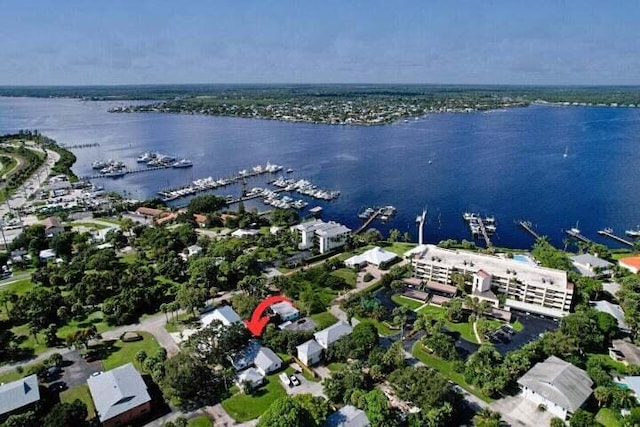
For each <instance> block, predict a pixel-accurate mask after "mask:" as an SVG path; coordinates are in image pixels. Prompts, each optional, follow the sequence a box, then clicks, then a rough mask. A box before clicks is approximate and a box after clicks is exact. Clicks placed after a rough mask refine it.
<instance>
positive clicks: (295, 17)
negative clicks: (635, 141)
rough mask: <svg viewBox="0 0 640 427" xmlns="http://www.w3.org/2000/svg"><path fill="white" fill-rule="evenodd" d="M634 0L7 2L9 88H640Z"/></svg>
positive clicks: (3, 70) (0, 3)
mask: <svg viewBox="0 0 640 427" xmlns="http://www.w3.org/2000/svg"><path fill="white" fill-rule="evenodd" d="M639 18H640V4H639V3H638V1H637V0H616V1H606V0H602V1H591V0H573V1H570V0H565V1H562V0H555V1H551V0H533V1H532V0H526V1H525V0H503V1H499V0H495V1H492V0H477V1H464V0H442V1H438V0H415V1H413V0H405V1H403V0H397V1H391V0H352V1H349V0H319V1H303V0H300V1H293V0H256V1H252V0H232V1H221V0H220V1H218V0H209V1H205V0H202V1H200V0H188V1H163V0H155V1H146V0H133V1H132V0H127V1H119V0H109V1H86V0H83V1H79V0H65V1H50V0H42V1H37V0H20V1H15V0H0V85H90V84H109V85H113V84H166V83H418V84H419V83H425V84H533V85H568V84H573V85H638V84H640V36H639V31H638V25H637V24H638V22H640V19H639Z"/></svg>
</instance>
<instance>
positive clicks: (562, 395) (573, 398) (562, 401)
mask: <svg viewBox="0 0 640 427" xmlns="http://www.w3.org/2000/svg"><path fill="white" fill-rule="evenodd" d="M518 384H519V385H520V387H521V388H522V396H523V397H524V398H525V399H527V400H529V401H531V402H533V403H535V404H536V405H542V406H543V407H544V408H545V410H546V411H548V412H550V413H551V414H553V415H555V416H556V417H558V418H561V419H562V420H566V419H567V418H569V417H570V416H571V415H572V414H573V413H574V412H575V411H576V409H578V408H580V407H581V406H582V405H583V404H584V402H586V400H587V399H588V398H589V396H591V392H592V390H591V386H592V385H593V381H591V378H589V375H587V373H586V372H585V371H583V370H582V369H580V368H578V367H576V366H574V365H572V364H571V363H568V362H565V361H564V360H562V359H559V358H557V357H555V356H550V357H549V358H547V360H545V361H544V362H540V363H536V365H535V366H534V367H533V368H531V369H529V371H528V372H527V373H526V374H524V375H523V376H522V377H520V379H519V380H518Z"/></svg>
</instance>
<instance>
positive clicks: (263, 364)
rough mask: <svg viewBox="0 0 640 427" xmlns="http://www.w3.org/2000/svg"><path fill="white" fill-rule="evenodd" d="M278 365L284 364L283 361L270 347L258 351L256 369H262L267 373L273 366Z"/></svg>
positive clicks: (255, 362) (255, 360) (254, 362)
mask: <svg viewBox="0 0 640 427" xmlns="http://www.w3.org/2000/svg"><path fill="white" fill-rule="evenodd" d="M276 363H282V359H280V358H279V357H278V355H277V354H275V353H274V352H273V350H271V349H270V348H269V347H260V350H258V354H256V358H255V359H254V361H253V364H254V365H256V368H260V369H262V370H264V371H267V370H268V369H269V367H271V365H273V364H276Z"/></svg>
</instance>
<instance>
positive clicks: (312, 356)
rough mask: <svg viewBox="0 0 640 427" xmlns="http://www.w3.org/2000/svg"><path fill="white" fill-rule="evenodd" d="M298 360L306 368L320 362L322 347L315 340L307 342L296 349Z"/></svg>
mask: <svg viewBox="0 0 640 427" xmlns="http://www.w3.org/2000/svg"><path fill="white" fill-rule="evenodd" d="M296 350H297V352H298V360H300V361H301V362H302V363H304V364H305V365H307V366H313V365H315V364H316V363H318V362H320V360H322V347H320V344H318V342H317V341H316V340H309V341H307V342H304V343H302V344H300V345H299V346H297V347H296Z"/></svg>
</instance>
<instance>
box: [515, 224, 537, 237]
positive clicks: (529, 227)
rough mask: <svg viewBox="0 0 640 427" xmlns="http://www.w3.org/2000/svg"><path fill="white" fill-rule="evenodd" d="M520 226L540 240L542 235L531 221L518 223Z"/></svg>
mask: <svg viewBox="0 0 640 427" xmlns="http://www.w3.org/2000/svg"><path fill="white" fill-rule="evenodd" d="M518 224H519V225H520V227H522V228H524V229H525V231H527V232H528V233H529V234H531V235H532V236H533V237H535V239H536V240H538V239H540V235H539V234H538V233H536V231H535V230H534V229H533V225H532V224H531V221H518Z"/></svg>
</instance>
